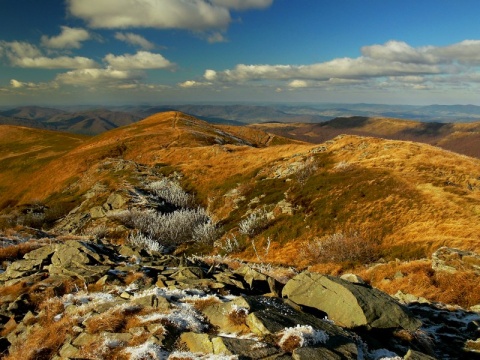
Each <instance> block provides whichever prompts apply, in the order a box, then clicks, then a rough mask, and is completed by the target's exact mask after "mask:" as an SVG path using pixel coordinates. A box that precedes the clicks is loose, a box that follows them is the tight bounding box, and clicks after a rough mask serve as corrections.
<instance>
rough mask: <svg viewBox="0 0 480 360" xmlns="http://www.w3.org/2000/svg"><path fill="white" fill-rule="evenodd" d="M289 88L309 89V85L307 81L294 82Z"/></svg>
mask: <svg viewBox="0 0 480 360" xmlns="http://www.w3.org/2000/svg"><path fill="white" fill-rule="evenodd" d="M288 86H290V87H291V88H305V87H308V83H307V82H306V81H305V80H292V81H291V82H290V83H289V84H288Z"/></svg>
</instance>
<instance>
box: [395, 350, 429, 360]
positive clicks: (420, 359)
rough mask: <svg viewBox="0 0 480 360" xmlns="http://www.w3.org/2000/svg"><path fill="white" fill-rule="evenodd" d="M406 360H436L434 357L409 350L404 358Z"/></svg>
mask: <svg viewBox="0 0 480 360" xmlns="http://www.w3.org/2000/svg"><path fill="white" fill-rule="evenodd" d="M403 359H404V360H436V359H435V358H434V357H432V356H430V355H427V354H424V353H421V352H419V351H415V350H412V349H409V350H408V352H407V353H406V354H405V356H404V357H403Z"/></svg>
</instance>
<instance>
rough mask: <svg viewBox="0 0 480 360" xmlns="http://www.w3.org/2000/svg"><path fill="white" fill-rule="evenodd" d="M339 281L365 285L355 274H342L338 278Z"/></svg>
mask: <svg viewBox="0 0 480 360" xmlns="http://www.w3.org/2000/svg"><path fill="white" fill-rule="evenodd" d="M340 279H342V280H345V281H349V282H351V283H354V284H365V280H363V279H362V278H361V277H360V276H358V275H355V274H343V275H342V276H340Z"/></svg>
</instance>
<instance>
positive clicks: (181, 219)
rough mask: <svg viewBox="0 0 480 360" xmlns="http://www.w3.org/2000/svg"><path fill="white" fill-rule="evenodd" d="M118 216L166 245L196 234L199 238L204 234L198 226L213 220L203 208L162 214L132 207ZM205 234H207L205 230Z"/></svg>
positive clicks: (125, 222) (178, 242)
mask: <svg viewBox="0 0 480 360" xmlns="http://www.w3.org/2000/svg"><path fill="white" fill-rule="evenodd" d="M116 218H117V219H118V220H119V221H121V222H123V223H124V224H125V225H127V226H129V227H131V228H134V229H136V230H138V231H139V232H140V233H142V234H143V235H145V236H146V237H149V238H151V239H155V240H156V241H158V242H159V243H160V244H162V245H164V246H171V245H179V244H181V243H183V242H186V241H192V240H194V236H197V238H198V237H199V236H200V235H201V234H202V230H201V229H197V228H199V227H202V226H203V225H204V224H206V223H209V222H211V220H210V217H209V216H208V214H207V213H206V211H205V210H204V209H202V208H196V209H181V210H177V211H174V212H173V213H169V214H161V213H157V212H155V211H153V210H143V211H141V210H135V209H132V210H126V211H124V212H122V213H120V214H118V215H116ZM196 229H197V230H196ZM210 233H211V232H210ZM194 234H196V235H194ZM203 234H204V235H205V232H204V233H203Z"/></svg>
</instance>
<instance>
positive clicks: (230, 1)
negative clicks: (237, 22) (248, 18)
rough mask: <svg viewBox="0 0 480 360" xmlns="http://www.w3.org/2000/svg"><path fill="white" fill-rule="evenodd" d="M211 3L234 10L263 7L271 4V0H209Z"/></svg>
mask: <svg viewBox="0 0 480 360" xmlns="http://www.w3.org/2000/svg"><path fill="white" fill-rule="evenodd" d="M211 1H212V3H213V4H215V5H219V6H224V7H227V8H231V9H235V10H247V9H263V8H267V7H269V6H270V5H272V3H273V0H211Z"/></svg>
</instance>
